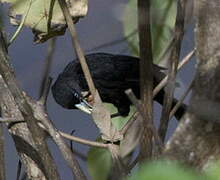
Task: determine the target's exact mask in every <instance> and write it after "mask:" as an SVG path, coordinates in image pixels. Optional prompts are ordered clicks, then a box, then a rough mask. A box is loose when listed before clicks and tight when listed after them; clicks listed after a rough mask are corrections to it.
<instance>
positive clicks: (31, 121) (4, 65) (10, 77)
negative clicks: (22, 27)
mask: <svg viewBox="0 0 220 180" xmlns="http://www.w3.org/2000/svg"><path fill="white" fill-rule="evenodd" d="M3 42H5V40H4V37H3V34H2V33H1V34H0V74H1V75H2V78H3V79H4V81H5V83H6V84H7V87H8V89H9V91H10V92H11V94H12V96H13V97H14V100H15V102H16V104H17V106H18V109H19V110H20V112H21V114H22V116H23V117H24V119H25V120H26V122H27V126H28V129H29V130H30V132H31V135H32V137H33V140H34V144H35V145H36V148H37V151H38V153H39V157H40V158H41V160H42V162H43V163H42V170H43V172H44V174H45V176H46V178H49V179H54V180H56V179H58V177H59V175H58V172H57V170H56V167H55V164H54V161H53V158H52V156H51V154H50V152H49V150H48V147H47V144H46V142H45V139H44V133H43V131H42V130H41V128H39V126H38V124H37V120H36V118H35V117H34V112H33V109H32V108H31V106H30V104H29V103H28V102H27V100H26V98H25V95H24V94H23V92H22V91H21V90H20V88H19V86H18V83H17V81H16V79H15V76H14V74H13V71H12V69H11V67H10V66H9V59H8V56H7V53H6V49H7V45H6V44H4V43H3Z"/></svg>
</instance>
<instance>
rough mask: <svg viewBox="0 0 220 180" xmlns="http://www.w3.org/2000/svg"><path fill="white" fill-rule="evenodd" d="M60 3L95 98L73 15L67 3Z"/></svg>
mask: <svg viewBox="0 0 220 180" xmlns="http://www.w3.org/2000/svg"><path fill="white" fill-rule="evenodd" d="M58 2H59V4H60V7H61V9H62V11H63V15H64V17H65V19H66V23H67V25H68V29H69V31H70V34H71V37H72V43H73V47H75V48H74V50H75V52H76V55H77V56H78V59H79V61H80V64H81V67H82V70H83V73H84V75H85V78H86V82H87V84H88V87H89V90H90V92H91V94H92V96H93V97H95V93H96V88H95V85H94V82H93V80H92V76H91V73H90V71H89V68H88V65H87V63H86V59H85V56H84V53H83V50H82V49H81V47H80V45H79V41H78V38H77V33H76V29H75V26H74V23H73V21H72V18H71V15H70V13H69V10H68V8H67V4H66V1H64V0H58Z"/></svg>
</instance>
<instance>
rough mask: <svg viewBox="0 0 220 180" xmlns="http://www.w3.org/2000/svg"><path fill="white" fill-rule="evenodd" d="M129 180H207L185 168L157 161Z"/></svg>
mask: <svg viewBox="0 0 220 180" xmlns="http://www.w3.org/2000/svg"><path fill="white" fill-rule="evenodd" d="M128 179H129V180H137V179H138V180H146V179H149V180H177V179H178V180H203V179H204V180H205V178H204V177H202V176H200V175H197V174H196V173H194V172H192V171H191V170H189V169H186V168H183V167H181V166H179V165H178V164H176V163H173V162H166V161H156V162H151V163H145V164H143V165H142V166H141V167H140V169H139V170H138V171H137V172H135V173H134V174H133V175H132V176H131V177H129V178H128Z"/></svg>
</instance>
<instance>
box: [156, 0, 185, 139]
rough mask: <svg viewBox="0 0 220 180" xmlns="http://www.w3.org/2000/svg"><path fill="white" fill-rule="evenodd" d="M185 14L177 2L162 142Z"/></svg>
mask: <svg viewBox="0 0 220 180" xmlns="http://www.w3.org/2000/svg"><path fill="white" fill-rule="evenodd" d="M184 12H185V8H184V7H182V6H181V3H180V1H178V2H177V17H176V25H175V32H174V33H175V37H174V41H175V43H174V48H173V50H172V52H171V61H170V64H169V69H168V84H167V88H166V91H165V96H164V101H163V109H162V115H161V119H160V126H159V130H158V131H159V135H160V137H161V139H162V141H164V140H165V136H166V132H167V128H168V122H169V114H170V110H171V107H172V103H173V93H174V90H175V83H176V81H175V79H176V73H177V66H178V61H179V56H180V50H181V42H182V39H183V35H184Z"/></svg>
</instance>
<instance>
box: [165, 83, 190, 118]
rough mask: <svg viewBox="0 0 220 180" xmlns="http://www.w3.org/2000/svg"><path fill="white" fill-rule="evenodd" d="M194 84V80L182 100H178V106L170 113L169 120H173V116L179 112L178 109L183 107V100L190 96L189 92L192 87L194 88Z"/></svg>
mask: <svg viewBox="0 0 220 180" xmlns="http://www.w3.org/2000/svg"><path fill="white" fill-rule="evenodd" d="M193 83H194V80H193V81H192V82H191V84H190V85H189V87H188V88H187V90H186V91H185V93H184V94H183V95H182V96H181V97H180V99H179V100H178V102H177V104H176V105H175V106H174V107H173V109H172V110H171V112H170V116H169V118H170V119H171V118H172V117H173V115H174V114H175V113H176V111H177V110H178V108H179V107H180V106H181V104H182V103H183V100H184V99H185V98H186V96H187V95H188V94H189V92H190V91H191V89H192V87H193Z"/></svg>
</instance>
